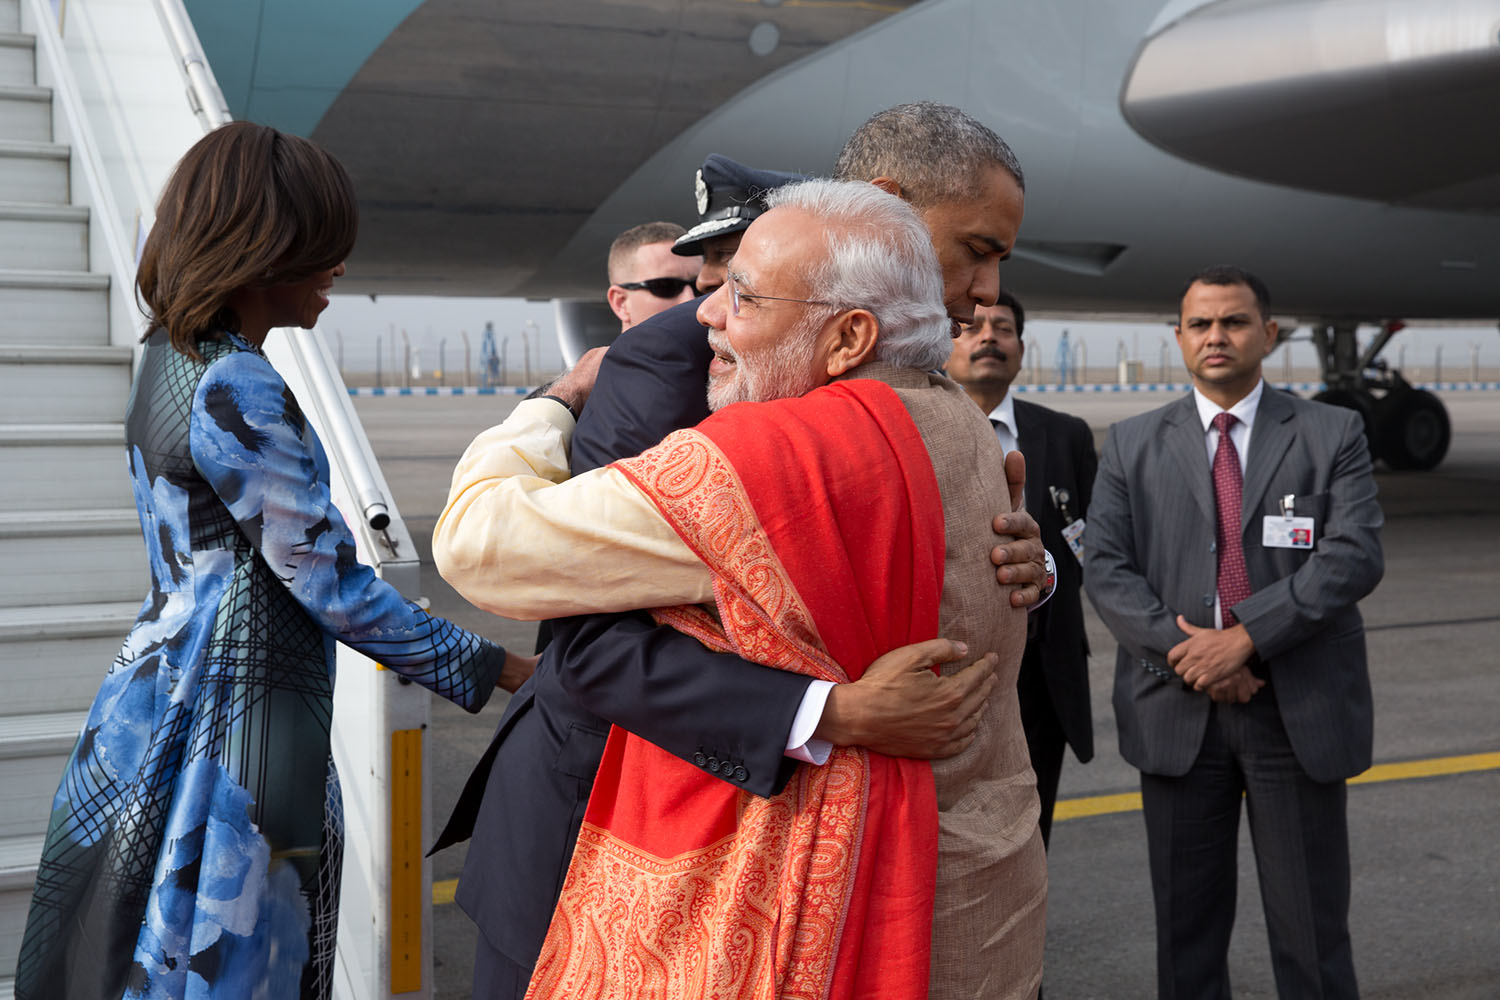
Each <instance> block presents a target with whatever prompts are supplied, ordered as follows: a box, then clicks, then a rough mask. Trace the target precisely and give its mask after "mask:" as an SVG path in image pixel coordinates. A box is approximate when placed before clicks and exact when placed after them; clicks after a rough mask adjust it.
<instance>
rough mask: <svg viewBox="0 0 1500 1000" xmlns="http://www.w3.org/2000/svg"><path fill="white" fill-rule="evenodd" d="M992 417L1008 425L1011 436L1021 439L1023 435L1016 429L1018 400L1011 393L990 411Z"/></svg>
mask: <svg viewBox="0 0 1500 1000" xmlns="http://www.w3.org/2000/svg"><path fill="white" fill-rule="evenodd" d="M990 419H991V420H998V421H1000V422H1001V423H1002V424H1004V425H1005V426H1006V428H1007V429H1008V430H1009V431H1010V433H1011V436H1012V437H1014V438H1016V439H1017V440H1019V439H1020V437H1021V435H1020V434H1019V433H1018V432H1017V431H1016V400H1015V397H1014V396H1013V395H1011V394H1010V393H1008V392H1007V393H1006V394H1005V398H1004V399H1002V400H1000V405H999V406H997V407H995V408H994V409H993V410H991V411H990Z"/></svg>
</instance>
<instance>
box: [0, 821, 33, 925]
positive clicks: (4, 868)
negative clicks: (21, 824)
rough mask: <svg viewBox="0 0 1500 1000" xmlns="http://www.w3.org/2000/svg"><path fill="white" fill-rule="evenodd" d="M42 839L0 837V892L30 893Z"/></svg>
mask: <svg viewBox="0 0 1500 1000" xmlns="http://www.w3.org/2000/svg"><path fill="white" fill-rule="evenodd" d="M42 840H43V838H41V837H4V838H0V892H9V891H10V890H12V889H25V890H26V892H27V894H28V895H29V894H30V893H31V884H32V882H33V881H34V880H35V876H36V863H37V859H39V858H40V857H41V856H42ZM0 954H4V953H3V952H0Z"/></svg>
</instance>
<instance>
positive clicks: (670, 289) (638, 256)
mask: <svg viewBox="0 0 1500 1000" xmlns="http://www.w3.org/2000/svg"><path fill="white" fill-rule="evenodd" d="M686 232H687V231H686V230H685V229H683V228H682V227H681V226H679V225H678V224H677V223H675V222H646V223H643V224H641V225H639V226H633V227H631V228H630V229H627V230H625V231H624V232H623V233H621V234H620V235H619V236H616V237H615V241H614V242H613V243H611V244H610V247H609V291H608V292H606V293H605V298H607V299H608V300H609V308H610V309H611V310H613V311H614V314H615V315H616V316H618V317H620V332H621V333H624V332H625V331H626V330H629V329H630V328H631V327H632V326H635V325H636V324H637V323H639V322H641V321H642V320H645V319H649V318H650V317H652V316H655V315H656V314H657V313H659V312H663V311H664V310H667V309H670V308H672V307H673V306H675V305H677V304H678V303H681V302H686V301H688V300H689V299H691V298H692V297H693V296H695V295H697V294H698V290H697V288H695V287H694V285H693V280H694V279H695V278H696V277H697V276H698V263H699V258H698V257H697V255H696V254H694V255H691V256H683V255H682V254H679V253H677V252H675V248H674V247H673V243H675V242H676V241H677V240H678V239H679V238H680V237H682V236H683V235H684V234H685V233H686Z"/></svg>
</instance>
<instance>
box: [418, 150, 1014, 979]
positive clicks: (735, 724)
mask: <svg viewBox="0 0 1500 1000" xmlns="http://www.w3.org/2000/svg"><path fill="white" fill-rule="evenodd" d="M800 179H801V178H800V177H799V176H798V175H796V174H788V173H778V172H774V171H763V170H753V169H752V168H748V167H744V166H741V165H740V164H737V163H735V162H734V161H732V160H728V159H727V158H725V157H721V156H717V155H712V156H710V157H709V158H708V159H707V160H706V161H705V162H704V164H703V168H702V169H701V170H700V171H699V173H698V177H697V178H696V183H695V190H696V194H697V198H698V208H699V215H700V222H699V225H698V226H695V227H694V228H693V229H692V230H690V231H689V232H688V233H687V234H686V235H685V236H682V237H680V238H679V239H678V242H677V245H676V247H675V248H674V252H676V253H678V254H683V253H686V254H688V255H693V254H696V253H697V252H698V246H699V245H702V246H704V249H705V250H709V249H710V248H714V249H717V250H720V251H723V249H724V248H725V247H727V248H728V249H727V252H723V253H722V259H718V258H717V257H716V255H715V254H714V253H713V252H711V251H710V252H708V253H705V259H704V269H703V273H702V274H700V276H699V280H698V287H699V290H700V291H702V292H707V291H709V290H710V287H709V286H710V285H711V286H712V287H715V288H716V287H718V286H719V285H721V284H723V283H724V281H725V265H726V263H727V261H728V259H729V257H730V256H732V255H733V253H734V250H735V249H737V247H738V244H739V240H740V237H741V235H742V234H743V232H744V230H745V229H747V228H748V227H749V225H750V223H751V222H752V221H753V220H754V219H755V218H756V217H757V216H759V215H760V214H762V213H763V212H764V211H765V205H764V202H763V201H761V200H760V199H761V197H762V196H763V194H764V193H765V192H766V191H768V190H770V189H772V188H775V187H779V186H780V185H782V184H786V183H790V182H792V181H794V180H800ZM705 192H706V193H705ZM716 260H717V277H715V274H714V273H713V272H714V265H715V261H716ZM705 277H706V280H705ZM696 310H697V300H694V301H691V302H688V303H684V304H683V305H679V306H674V307H672V308H670V309H668V310H666V311H665V312H662V313H660V314H659V315H657V316H654V317H652V318H651V319H650V320H649V321H646V322H644V323H641V324H640V325H633V326H632V327H631V329H630V330H629V332H627V333H622V334H621V336H620V337H619V338H618V339H617V340H616V341H615V342H614V343H613V344H612V345H611V346H610V349H609V351H608V353H607V354H606V355H605V356H604V360H603V363H602V365H600V367H599V379H598V381H597V382H596V383H595V385H594V389H593V392H592V394H590V395H589V396H588V401H587V406H586V407H584V408H583V409H582V415H581V416H580V418H579V422H578V426H577V428H576V430H575V431H574V434H573V440H572V452H571V467H572V471H573V473H574V474H575V475H576V474H579V473H582V472H586V471H588V470H589V469H593V468H598V467H600V466H603V465H607V464H609V463H610V462H612V461H615V460H616V459H619V458H625V457H629V456H632V455H637V454H640V453H641V452H642V451H645V450H646V449H647V448H650V447H651V446H653V445H655V444H657V443H658V442H659V441H660V440H661V439H662V438H664V437H666V436H667V434H669V433H671V432H672V431H674V430H677V429H679V428H682V427H691V426H693V425H695V424H697V423H699V422H700V421H702V420H703V419H705V418H706V417H707V416H708V403H707V398H706V392H705V388H706V383H707V372H708V364H709V361H710V360H711V359H712V356H713V354H712V351H711V350H710V349H709V346H708V340H707V336H706V331H705V330H704V327H703V326H702V324H700V323H699V322H698V320H697V315H696ZM565 380H566V376H565V377H564V379H563V380H559V382H558V383H556V384H555V385H554V386H553V387H552V388H551V389H549V392H551V393H553V394H555V395H559V396H565V395H566V387H565ZM1035 536H1036V530H1035V527H1034V526H1033V528H1032V531H1031V535H1030V537H1032V538H1035ZM1038 547H1039V546H1038ZM1008 548H1009V550H1010V551H1011V552H1012V559H1013V561H1014V564H1016V565H1019V564H1024V563H1025V562H1026V561H1027V560H1029V559H1030V558H1031V555H1030V554H1029V552H1030V550H1029V549H1027V548H1026V547H1025V546H1024V545H1013V546H1009V547H1008ZM1034 598H1035V588H1034V587H1033V588H1032V592H1031V596H1030V598H1028V600H1031V599H1034ZM551 624H552V626H553V629H554V632H553V640H552V642H551V643H550V644H549V645H548V647H547V648H546V650H545V651H544V652H543V654H542V658H541V661H540V663H539V665H538V666H537V669H536V673H535V674H534V675H533V677H532V678H531V679H530V680H529V681H527V682H526V683H525V684H524V685H523V686H522V687H521V688H520V690H518V691H517V692H516V693H515V694H514V695H512V697H511V700H510V703H509V704H508V705H507V707H506V710H505V714H504V715H503V716H502V718H501V720H500V724H499V727H498V729H497V731H496V734H495V738H494V740H493V741H492V742H491V744H490V747H489V749H488V750H487V751H486V752H485V754H484V756H483V757H482V758H480V760H479V762H478V764H477V765H476V766H475V768H474V772H473V773H472V774H471V775H470V777H469V780H468V782H467V784H466V785H465V788H464V790H463V793H462V794H461V796H460V798H459V801H458V803H457V805H456V806H455V807H454V811H453V814H452V816H451V817H450V819H449V820H448V823H447V826H446V828H445V829H444V830H443V832H442V834H441V835H440V836H439V838H438V841H437V844H436V845H435V846H434V848H433V850H434V851H436V850H439V849H441V848H443V847H446V846H449V845H450V844H454V843H458V842H460V841H462V840H466V839H469V838H470V837H471V836H472V837H473V844H471V846H470V849H469V853H468V856H467V858H466V859H465V862H464V870H463V874H462V876H461V878H460V879H459V884H458V890H457V893H456V895H455V899H456V901H457V902H458V904H459V906H460V907H462V909H463V910H464V912H465V913H467V914H468V915H469V917H470V918H471V919H473V920H474V922H475V923H476V924H477V925H478V928H479V935H478V939H477V941H476V947H475V960H474V989H473V993H474V995H475V996H484V997H510V996H515V997H517V998H519V997H521V996H523V995H524V994H525V992H526V986H527V983H528V981H529V979H530V976H531V970H532V966H533V965H534V964H535V962H536V958H537V955H538V954H539V952H540V951H541V945H542V939H543V937H544V936H545V935H546V931H547V926H548V923H549V922H550V920H551V918H552V910H553V907H554V906H555V904H556V901H557V897H558V894H559V892H560V891H561V888H562V882H563V878H564V876H565V875H566V874H567V870H568V863H569V861H570V860H571V858H572V853H573V845H574V843H575V842H576V840H577V837H578V830H579V826H580V824H581V823H582V820H583V813H584V809H585V807H586V806H587V805H588V798H589V792H590V790H591V789H592V787H593V781H594V775H595V772H596V771H597V770H598V765H599V760H600V758H601V757H602V755H603V751H604V742H605V739H606V737H607V735H608V732H609V727H610V724H611V723H613V724H616V725H619V726H621V727H623V728H625V729H628V730H630V731H631V732H633V733H635V734H637V735H639V736H641V737H644V738H645V739H648V740H650V741H651V742H652V743H655V744H656V745H657V746H659V747H661V748H662V749H664V750H666V751H668V752H669V753H672V754H675V755H676V756H678V757H681V758H683V759H684V760H688V761H692V762H693V763H694V764H696V765H697V766H699V767H701V768H703V769H704V770H706V771H708V772H709V773H711V774H715V775H717V776H718V777H719V778H720V779H722V780H724V781H727V782H730V783H732V784H735V785H737V786H738V787H741V788H745V789H747V790H749V791H751V792H754V793H756V794H758V795H772V794H775V793H776V792H777V791H779V790H780V789H781V788H782V787H784V786H785V784H786V781H787V779H788V778H789V777H790V775H791V773H792V770H793V769H794V767H795V766H796V761H797V760H802V759H808V755H809V747H808V744H809V742H810V740H809V737H810V735H811V731H812V729H813V728H815V726H816V725H817V724H818V723H819V722H820V721H821V719H820V717H819V716H818V715H817V713H816V710H814V711H813V712H812V714H811V715H809V713H808V712H807V711H804V704H805V701H806V698H807V696H808V694H809V690H808V689H809V678H807V677H804V676H800V675H797V674H790V673H787V672H785V671H780V670H774V669H771V668H769V667H763V666H761V665H759V664H756V663H752V662H750V661H748V660H744V659H741V658H740V657H737V656H734V655H731V654H726V653H714V652H710V651H709V650H708V649H707V648H706V647H704V646H703V645H702V644H701V643H699V642H698V641H697V640H696V639H692V638H689V637H687V636H685V635H683V634H681V633H679V632H676V631H675V630H673V629H670V628H665V627H658V626H656V625H655V623H654V622H653V620H652V619H651V617H650V616H649V615H647V614H645V613H640V612H637V613H626V614H607V615H587V616H580V617H576V618H565V619H558V620H555V621H553V622H552V623H551ZM922 648H923V649H924V650H926V649H927V648H928V647H926V646H924V647H922ZM953 658H957V657H956V656H954V655H952V654H950V655H947V656H944V657H943V659H945V660H947V659H953ZM933 662H934V661H933V658H932V656H931V654H930V652H924V653H922V654H919V653H917V652H916V651H915V648H914V647H905V648H902V649H898V650H894V651H892V652H891V653H889V654H887V655H886V656H885V657H883V658H882V659H881V660H880V661H877V663H876V664H872V665H871V667H870V668H869V669H868V670H867V671H866V673H865V677H867V678H875V679H877V680H878V679H881V678H882V677H886V678H888V677H890V676H891V675H892V674H893V673H902V674H906V673H916V674H920V673H921V672H923V671H927V670H929V669H930V666H931V665H932V664H933ZM983 662H985V661H981V663H983ZM881 663H889V664H890V668H889V669H887V670H885V671H884V672H882V670H881V669H879V666H880V664H881ZM990 669H992V668H989V669H985V670H978V669H976V668H973V667H971V668H969V669H968V670H966V671H964V672H963V673H960V674H954V675H951V676H952V677H953V678H954V679H955V680H957V681H958V683H955V684H953V685H950V686H949V688H948V693H950V694H952V693H953V692H954V691H955V690H956V691H957V693H958V695H959V703H960V705H961V706H963V705H967V699H969V698H971V697H975V696H982V692H985V691H987V690H988V689H989V688H988V684H989V683H991V682H990V680H989V678H990V677H991V676H992V674H991V672H990ZM960 679H961V680H960ZM944 680H945V681H947V680H948V678H944ZM849 686H850V687H854V686H856V685H849ZM865 690H868V689H865ZM883 697H884V698H885V700H884V701H882V700H880V698H878V697H877V698H875V699H872V700H871V701H870V702H868V703H867V706H868V707H867V709H866V711H865V713H864V714H863V715H861V719H862V720H863V723H862V724H863V727H864V730H865V732H866V734H867V738H866V740H865V745H867V746H869V747H871V748H874V749H878V750H881V751H883V752H886V753H891V754H894V755H900V756H911V757H934V756H946V755H949V754H952V753H954V752H956V751H957V750H958V749H959V748H960V746H961V745H962V743H961V741H959V740H955V739H953V738H952V732H953V730H952V726H951V723H950V722H948V721H945V720H947V719H948V717H950V716H951V717H953V718H955V719H961V718H964V717H966V715H967V710H966V709H965V708H963V707H960V708H958V709H954V708H953V707H952V706H948V707H947V708H944V707H943V706H942V705H940V704H938V703H937V700H936V699H928V700H924V699H921V698H916V697H913V696H911V694H910V692H909V689H907V688H904V687H902V686H900V685H899V684H892V686H891V688H890V691H889V692H888V693H886V694H884V695H883ZM886 710H888V714H883V713H885V712H886ZM961 712H962V713H964V714H962V715H961V714H960V713H961ZM917 731H925V732H926V733H930V734H937V733H942V734H943V735H942V736H941V737H936V736H934V737H931V738H929V739H928V740H927V741H926V742H925V743H924V742H923V741H922V740H919V739H917V738H915V737H913V736H912V735H911V734H913V733H915V732H917ZM898 734H899V735H900V737H901V738H905V739H907V742H906V743H905V744H897V743H893V742H890V740H892V739H893V738H895V737H896V736H897V735H898ZM789 754H796V756H789Z"/></svg>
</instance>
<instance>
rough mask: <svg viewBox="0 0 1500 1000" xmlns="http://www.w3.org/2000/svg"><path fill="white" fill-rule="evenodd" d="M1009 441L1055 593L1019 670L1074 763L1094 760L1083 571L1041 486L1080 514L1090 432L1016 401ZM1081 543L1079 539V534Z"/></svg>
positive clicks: (1090, 473)
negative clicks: (1032, 669) (1015, 444)
mask: <svg viewBox="0 0 1500 1000" xmlns="http://www.w3.org/2000/svg"><path fill="white" fill-rule="evenodd" d="M1015 408H1016V432H1017V434H1016V436H1017V437H1018V438H1019V440H1020V450H1021V454H1022V455H1024V456H1025V457H1026V510H1027V511H1028V512H1029V513H1030V514H1031V516H1032V517H1034V518H1036V523H1037V525H1038V526H1039V527H1040V528H1041V531H1042V544H1043V545H1045V546H1046V547H1047V551H1048V552H1051V553H1052V559H1053V562H1055V563H1056V564H1057V589H1056V591H1054V593H1053V594H1052V597H1051V598H1050V599H1049V600H1048V601H1047V603H1046V604H1043V605H1042V606H1041V607H1040V608H1038V609H1037V610H1036V612H1035V613H1034V614H1032V616H1031V621H1030V628H1029V629H1028V635H1027V640H1026V655H1025V658H1024V660H1023V669H1025V668H1027V667H1029V666H1033V665H1034V666H1037V667H1040V669H1041V670H1042V672H1043V675H1044V676H1045V679H1046V687H1047V693H1048V694H1049V695H1050V696H1051V701H1052V709H1053V711H1054V712H1055V713H1056V715H1057V719H1058V722H1060V723H1061V724H1062V730H1063V735H1064V736H1066V737H1067V740H1068V745H1069V746H1071V747H1072V748H1073V753H1074V754H1075V755H1076V756H1077V757H1078V759H1079V760H1080V761H1082V762H1087V761H1089V760H1091V759H1092V758H1093V756H1094V722H1093V715H1092V713H1091V711H1090V708H1089V661H1088V657H1089V642H1088V636H1087V635H1086V634H1085V633H1084V627H1083V567H1082V566H1081V565H1080V564H1079V562H1078V560H1077V559H1076V558H1075V557H1074V555H1073V550H1072V549H1070V548H1068V543H1067V540H1066V539H1064V538H1063V534H1062V530H1063V528H1064V527H1066V526H1067V523H1068V522H1067V520H1065V519H1064V517H1063V512H1062V510H1061V509H1059V507H1058V505H1057V504H1055V503H1053V501H1052V495H1051V492H1050V490H1049V489H1048V487H1051V486H1055V487H1057V488H1058V489H1059V490H1067V491H1068V494H1069V497H1070V500H1069V504H1068V507H1069V513H1070V514H1071V515H1072V516H1073V517H1086V515H1087V511H1088V506H1089V497H1090V494H1091V492H1092V490H1093V487H1094V472H1095V470H1096V469H1097V468H1098V459H1097V457H1096V455H1095V452H1094V435H1093V432H1092V431H1091V430H1089V425H1088V424H1087V423H1085V422H1084V421H1083V420H1081V419H1080V418H1078V417H1075V416H1072V415H1071V414H1067V413H1058V412H1057V411H1056V410H1049V409H1047V407H1045V406H1038V405H1037V404H1035V403H1027V402H1025V401H1023V400H1020V399H1017V400H1016V401H1015ZM1085 542H1087V534H1085Z"/></svg>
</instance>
